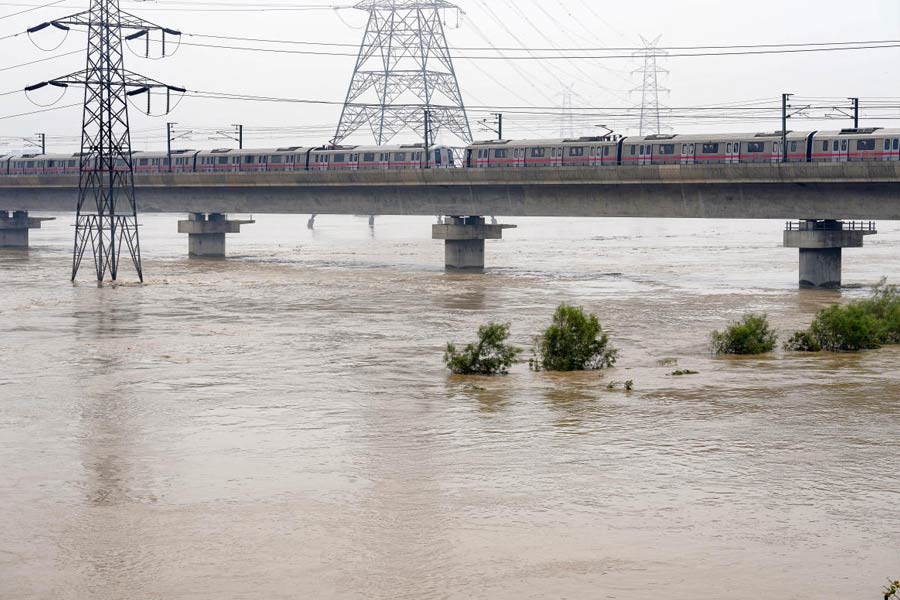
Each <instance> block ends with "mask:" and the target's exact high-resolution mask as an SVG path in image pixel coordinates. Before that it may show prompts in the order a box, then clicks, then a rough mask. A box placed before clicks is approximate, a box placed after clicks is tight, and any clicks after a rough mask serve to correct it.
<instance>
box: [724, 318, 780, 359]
mask: <svg viewBox="0 0 900 600" xmlns="http://www.w3.org/2000/svg"><path fill="white" fill-rule="evenodd" d="M710 342H711V344H710V346H711V349H712V352H713V354H717V355H718V354H766V353H767V352H771V351H772V350H774V349H775V346H776V345H777V344H778V336H777V335H776V334H775V332H774V331H772V329H771V328H770V327H769V319H768V317H766V315H756V314H749V315H744V317H743V318H742V319H741V320H740V321H738V322H736V323H732V324H731V325H729V326H728V328H727V329H725V331H721V332H719V331H713V332H712V334H710Z"/></svg>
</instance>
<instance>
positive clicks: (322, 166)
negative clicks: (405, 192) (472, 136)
mask: <svg viewBox="0 0 900 600" xmlns="http://www.w3.org/2000/svg"><path fill="white" fill-rule="evenodd" d="M454 158H455V157H454V155H453V149H452V148H450V147H449V146H431V148H430V150H429V154H428V155H427V157H426V154H425V146H424V144H407V145H401V146H335V147H330V148H316V149H314V151H313V152H312V160H311V161H310V170H314V171H359V170H363V171H372V170H388V169H390V170H396V169H401V170H402V169H424V168H426V167H427V168H431V169H449V168H453V167H455V164H456V163H455V160H454Z"/></svg>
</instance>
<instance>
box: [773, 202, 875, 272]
mask: <svg viewBox="0 0 900 600" xmlns="http://www.w3.org/2000/svg"><path fill="white" fill-rule="evenodd" d="M875 233H878V232H877V230H876V228H875V223H874V222H873V221H846V222H845V221H835V220H825V221H820V220H813V219H807V220H804V221H790V222H788V223H787V224H786V226H785V230H784V246H785V248H799V251H800V252H799V254H800V278H799V283H800V287H801V288H819V289H838V288H840V287H841V281H842V278H841V276H842V273H841V269H842V261H843V256H842V253H843V249H844V248H862V247H863V240H864V239H865V236H867V235H874V234H875Z"/></svg>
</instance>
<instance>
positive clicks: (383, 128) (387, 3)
mask: <svg viewBox="0 0 900 600" xmlns="http://www.w3.org/2000/svg"><path fill="white" fill-rule="evenodd" d="M355 8H357V9H360V10H364V11H366V12H368V13H369V21H368V24H367V25H366V33H365V35H363V40H362V44H361V45H360V48H359V55H358V57H357V59H356V66H355V67H354V69H353V77H352V78H351V80H350V88H349V89H348V90H347V98H346V100H345V102H344V108H343V110H342V111H341V118H340V121H339V122H338V126H337V131H336V132H335V135H334V140H332V142H333V143H335V144H339V143H341V142H342V141H343V140H344V139H345V138H347V137H348V136H350V135H352V134H353V133H354V132H356V131H357V130H358V129H360V128H361V127H363V126H365V125H368V126H369V127H370V129H371V130H372V135H373V137H374V138H375V142H376V143H377V144H379V145H380V144H386V143H388V142H389V141H390V140H391V139H393V138H394V137H395V136H397V135H398V134H399V133H401V132H403V131H405V130H411V131H414V132H415V133H416V134H417V135H418V137H419V138H420V139H421V138H424V137H425V116H424V115H425V114H426V111H427V114H428V121H429V123H430V126H429V130H430V131H429V137H430V139H436V137H437V136H438V135H439V134H440V133H442V132H446V133H449V134H452V135H455V136H456V137H458V138H459V139H460V140H462V141H464V142H465V143H470V142H471V141H472V130H471V128H470V127H469V118H468V116H467V115H466V109H465V105H464V103H463V98H462V94H461V93H460V91H459V81H458V80H457V78H456V71H455V69H454V68H453V60H452V59H451V56H450V50H449V48H448V47H447V38H446V35H445V33H444V25H443V23H442V21H441V15H440V12H441V11H442V10H444V11H446V10H459V9H458V8H457V7H456V6H455V5H454V4H451V3H450V2H446V1H445V0H364V1H362V2H359V3H357V4H356V5H355Z"/></svg>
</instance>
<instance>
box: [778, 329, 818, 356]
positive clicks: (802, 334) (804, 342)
mask: <svg viewBox="0 0 900 600" xmlns="http://www.w3.org/2000/svg"><path fill="white" fill-rule="evenodd" d="M784 349H785V350H787V351H788V352H820V351H821V350H822V346H821V345H820V344H819V342H818V341H816V338H815V337H813V334H812V333H810V332H809V331H797V332H795V333H794V335H792V336H791V339H789V340H788V341H786V342H785V343H784Z"/></svg>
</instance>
